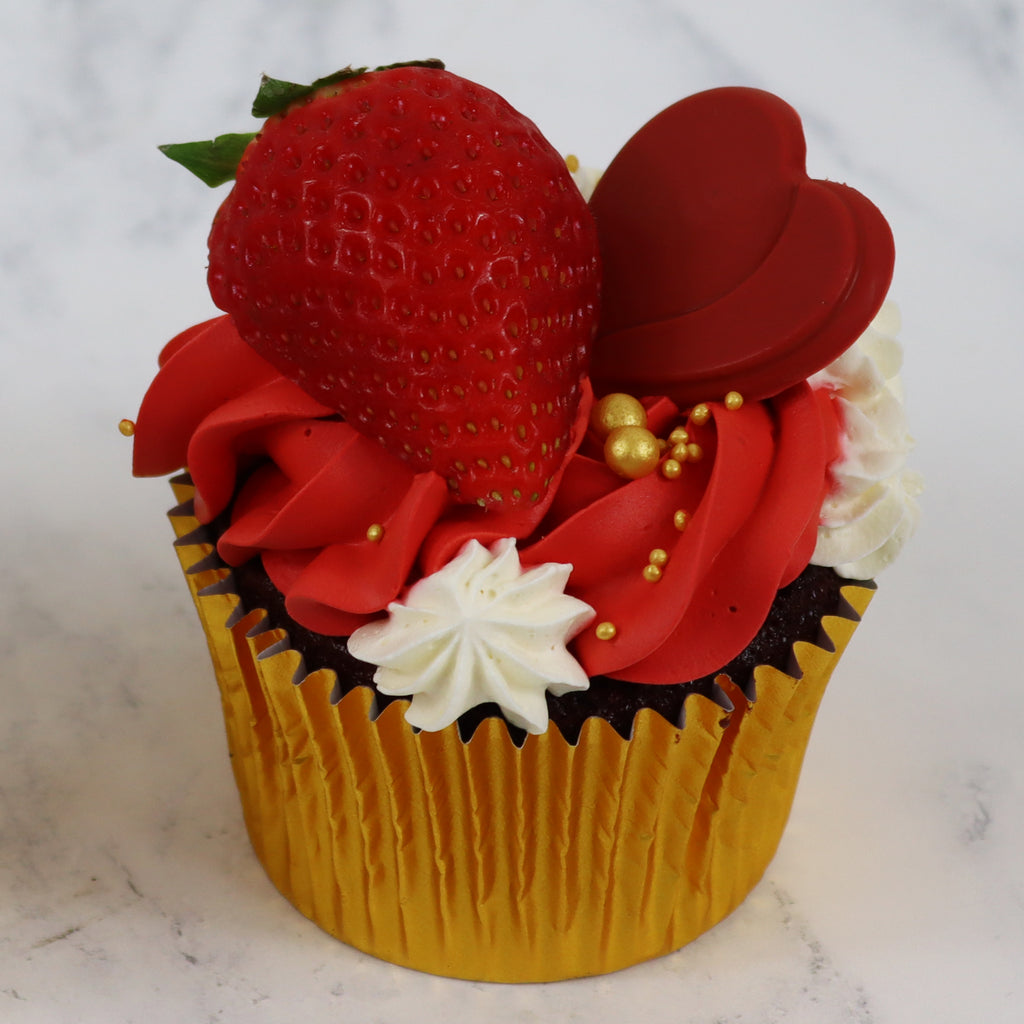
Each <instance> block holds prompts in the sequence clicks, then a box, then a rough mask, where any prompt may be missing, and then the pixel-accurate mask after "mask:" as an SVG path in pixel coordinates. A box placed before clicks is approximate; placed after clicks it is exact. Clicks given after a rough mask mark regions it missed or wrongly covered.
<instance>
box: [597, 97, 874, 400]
mask: <svg viewBox="0 0 1024 1024" xmlns="http://www.w3.org/2000/svg"><path fill="white" fill-rule="evenodd" d="M805 152H806V146H805V142H804V135H803V129H802V127H801V124H800V119H799V117H798V116H797V114H796V111H794V110H793V109H792V107H790V106H789V105H788V104H786V103H784V102H783V101H782V100H780V99H779V98H778V97H777V96H773V95H772V94H771V93H767V92H763V91H761V90H758V89H747V88H724V89H712V90H710V91H708V92H702V93H698V94H697V95H695V96H691V97H689V98H688V99H685V100H681V101H680V102H679V103H676V104H674V105H673V106H671V107H669V108H668V109H667V110H664V111H662V113H660V114H658V115H657V116H656V117H655V118H654V119H653V120H651V121H649V122H648V123H647V124H646V125H645V126H644V127H643V128H641V129H640V131H639V132H637V134H636V135H634V136H633V138H632V139H630V140H629V142H627V143H626V145H625V146H624V147H623V149H622V151H621V152H620V153H619V154H618V156H616V157H615V159H614V160H613V161H612V163H611V165H610V166H609V167H608V170H607V171H606V172H605V174H604V175H603V177H602V178H601V180H600V182H599V183H598V186H597V188H596V190H595V192H594V196H593V198H592V199H591V209H592V210H593V212H594V217H595V219H596V221H597V227H598V237H599V240H600V247H601V259H602V264H603V279H602V300H601V301H602V313H601V325H600V328H599V332H598V338H597V341H596V343H595V345H594V349H593V354H592V361H591V377H592V379H593V381H594V386H595V390H596V391H597V393H598V394H604V393H607V392H609V391H625V392H628V393H630V394H634V395H638V396H639V395H653V394H660V395H668V396H669V397H670V398H672V399H673V400H675V401H676V402H678V403H679V404H680V405H683V406H687V405H693V404H695V403H697V402H703V401H712V400H717V399H721V398H722V397H723V396H724V395H725V393H726V392H728V391H732V390H735V391H739V392H740V393H741V394H742V395H743V396H744V398H749V399H761V398H769V397H771V396H772V395H776V394H779V393H780V392H781V391H783V390H784V389H785V388H787V387H789V386H790V385H792V384H796V383H797V382H799V381H801V380H804V379H806V378H807V377H809V376H810V375H811V374H813V373H815V372H817V371H818V370H820V369H822V367H824V366H826V365H828V363H830V362H831V361H832V360H833V359H835V358H836V357H837V356H839V355H840V354H841V353H842V352H843V351H845V350H846V349H847V348H848V347H849V346H850V345H851V344H852V343H853V342H854V341H855V340H856V339H857V337H858V336H859V335H860V333H861V332H862V331H863V330H864V328H865V327H867V325H868V324H869V323H870V322H871V319H872V318H873V317H874V315H875V313H876V312H877V311H878V309H879V307H880V306H881V304H882V300H883V299H884V298H885V294H886V292H887V290H888V287H889V283H890V281H891V279H892V269H893V260H894V251H893V241H892V233H891V232H890V230H889V225H888V224H887V223H886V221H885V219H884V218H883V217H882V215H881V213H880V212H879V211H878V209H877V208H876V207H875V206H874V205H873V204H872V203H871V202H869V201H868V200H867V199H865V198H864V196H862V195H861V194H860V193H859V192H857V191H855V190H854V189H852V188H848V187H847V186H845V185H840V184H837V183H836V182H831V181H822V180H817V179H814V178H810V177H808V175H807V171H806V168H805V164H804V158H805Z"/></svg>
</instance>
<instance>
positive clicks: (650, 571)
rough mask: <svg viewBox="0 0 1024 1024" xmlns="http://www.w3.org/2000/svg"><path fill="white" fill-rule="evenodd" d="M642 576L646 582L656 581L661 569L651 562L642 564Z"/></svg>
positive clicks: (659, 576)
mask: <svg viewBox="0 0 1024 1024" xmlns="http://www.w3.org/2000/svg"><path fill="white" fill-rule="evenodd" d="M643 576H644V579H645V580H647V582H648V583H657V582H658V580H660V579H661V569H659V568H658V566H656V565H655V564H654V563H653V562H652V563H651V564H649V565H645V566H644V572H643Z"/></svg>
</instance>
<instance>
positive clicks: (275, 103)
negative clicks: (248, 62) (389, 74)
mask: <svg viewBox="0 0 1024 1024" xmlns="http://www.w3.org/2000/svg"><path fill="white" fill-rule="evenodd" d="M413 67H415V68H444V62H443V61H439V60H437V59H434V58H432V59H430V60H408V61H404V62H402V63H400V64H384V65H382V66H381V67H377V68H374V69H373V70H374V71H389V70H390V69H391V68H413ZM369 70H370V69H369V68H353V67H351V66H350V67H347V68H342V69H341V70H340V71H335V72H334V73H333V74H331V75H326V76H325V77H323V78H318V79H317V80H316V81H315V82H313V84H312V85H297V84H296V83H295V82H286V81H283V80H282V79H280V78H271V77H270V76H269V75H264V76H263V78H262V79H261V81H260V89H259V92H258V93H256V99H254V100H253V103H252V116H253V117H270V116H271V115H272V114H280V113H281V112H282V111H284V110H286V109H287V108H288V107H289V106H291V105H292V104H293V103H294V102H295V101H296V100H301V99H304V98H305V97H306V96H310V95H312V94H313V93H314V92H316V91H317V89H322V88H323V87H324V86H326V85H336V84H337V83H338V82H344V81H345V80H346V79H348V78H358V77H359V75H363V74H366V72H367V71H369Z"/></svg>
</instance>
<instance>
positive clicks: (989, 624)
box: [0, 0, 1024, 1024]
mask: <svg viewBox="0 0 1024 1024" xmlns="http://www.w3.org/2000/svg"><path fill="white" fill-rule="evenodd" d="M435 55H436V56H441V57H443V58H444V59H445V60H446V61H447V62H448V64H449V66H450V67H451V68H452V69H453V70H455V71H457V72H458V73H461V74H463V75H465V76H466V77H469V78H475V79H477V80H480V81H483V82H485V83H486V84H487V85H489V86H491V87H492V88H495V89H496V90H497V91H499V92H501V93H503V94H504V95H506V96H507V97H508V98H509V99H510V100H511V101H512V102H513V103H514V104H515V105H516V106H518V107H519V108H520V109H522V110H524V111H525V112H527V113H528V114H529V115H530V116H531V117H533V118H534V120H536V121H537V122H538V123H539V124H540V125H541V127H542V129H543V130H544V131H545V133H546V134H547V135H548V136H549V137H550V138H551V139H552V140H553V141H554V142H555V144H556V145H557V146H558V147H559V148H560V149H562V150H564V151H566V152H575V153H578V154H579V155H580V157H581V159H583V161H584V162H585V163H590V164H595V165H600V164H602V163H604V162H606V161H607V160H608V159H610V157H611V156H612V155H613V154H614V152H615V151H616V149H617V148H618V147H619V146H620V145H621V144H622V142H624V141H625V139H626V138H627V137H628V136H629V135H630V134H631V133H632V132H633V131H634V130H635V129H636V128H638V127H639V126H640V124H641V123H642V122H643V121H644V120H646V119H647V118H648V117H650V116H652V115H653V114H654V113H656V112H657V111H658V110H659V109H661V108H662V107H663V106H665V105H666V104H668V103H670V102H672V101H674V100H675V99H678V98H679V97H681V96H683V95H686V94H687V93H690V92H694V91H697V90H699V89H702V88H707V87H710V86H714V85H722V84H737V83H739V84H750V85H756V86H760V87H763V88H767V89H771V90H773V91H776V92H778V93H779V94H780V95H782V96H783V97H784V98H786V99H788V100H789V101H790V102H792V103H793V104H794V106H796V107H797V109H798V110H800V111H801V113H802V115H803V117H804V121H805V127H806V130H807V136H808V148H809V167H810V169H811V170H812V172H813V173H814V174H816V175H819V176H827V177H831V178H836V179H840V180H846V181H849V182H850V183H851V184H853V185H855V186H857V187H859V188H861V189H862V190H863V191H865V192H866V193H867V194H868V195H869V196H870V197H871V198H872V199H874V200H875V202H876V203H877V204H878V205H879V206H880V207H881V208H882V209H883V210H884V211H885V213H886V215H887V216H888V217H889V219H890V222H891V223H892V225H893V228H894V231H895V234H896V237H897V245H898V253H899V256H898V266H897V272H896V280H895V282H894V289H893V294H894V297H895V298H896V299H897V301H898V302H899V303H900V306H901V307H902V310H903V316H904V332H903V336H904V340H905V344H906V364H907V366H906V381H907V386H908V389H909V408H910V415H911V421H912V425H913V427H914V429H915V433H916V435H917V437H918V440H919V448H918V452H917V454H916V456H915V465H916V466H917V467H918V468H920V469H921V470H922V471H923V472H924V473H925V475H926V477H927V480H928V490H927V493H926V495H925V498H924V509H925V519H924V522H923V524H922V527H921V530H920V532H919V534H918V536H917V537H916V538H915V540H914V542H913V543H912V544H911V545H910V546H909V547H908V549H907V550H906V552H905V554H904V556H903V557H902V558H901V560H900V561H899V563H898V564H897V565H896V567H894V568H893V569H892V570H890V572H889V573H888V574H887V575H886V576H884V577H883V578H882V581H881V589H880V591H879V595H878V597H877V598H876V600H875V602H874V604H873V606H872V608H871V611H870V613H869V615H868V617H867V619H866V621H865V623H864V624H863V626H862V627H861V629H860V630H859V632H858V634H857V636H856V638H855V641H854V644H853V646H852V648H851V650H850V651H849V652H848V655H847V657H846V659H845V660H844V662H843V664H842V666H841V668H840V671H839V672H838V673H837V675H836V677H835V679H834V681H833V684H832V686H831V688H830V691H829V693H828V694H827V696H826V700H825V702H824V705H823V708H822V711H821V714H820V716H819V720H818V724H817V726H816V731H815V735H814V738H813V740H812V744H811V749H810V751H809V754H808V758H807V762H806V765H805V771H804V777H803V781H802V783H801V787H800V791H799V793H798V796H797V801H796V805H795V807H794V810H793V815H792V818H791V822H790V828H789V830H788V832H787V835H786V838H785V839H784V841H783V844H782V847H781V849H780V851H779V853H778V855H777V857H776V859H775V860H774V862H773V863H772V865H771V867H770V869H769V871H768V874H767V876H766V878H765V879H764V881H763V882H762V883H761V885H760V886H758V888H757V889H756V890H755V891H754V893H753V894H752V895H751V897H750V898H749V899H748V900H747V901H746V903H744V905H743V906H742V907H741V908H740V909H739V910H738V911H737V912H736V913H735V914H734V915H733V916H732V917H731V918H729V919H728V920H727V921H725V922H723V924H722V925H720V926H719V927H718V928H716V929H714V930H713V931H712V932H710V933H709V934H708V935H706V936H704V937H702V938H701V939H700V940H698V941H697V942H695V943H693V944H692V945H691V946H689V947H687V948H686V949H684V950H682V951H680V952H679V953H676V954H674V955H672V956H669V957H666V958H663V959H661V960H658V961H655V962H652V963H650V964H646V965H642V966H639V967H636V968H633V969H631V970H628V971H625V972H621V973H620V974H617V975H614V976H610V977H606V978H598V979H591V980H585V981H574V982H566V983H561V984H556V985H549V986H530V985H527V986H515V987H501V986H493V985H473V984H467V983H461V982H453V981H447V980H444V979H437V978H431V977H427V976H422V975H419V974H415V973H413V972H408V971H404V970H401V969H399V968H395V967H392V966H389V965H387V964H383V963H379V962H377V961H375V960H373V959H371V958H369V957H366V956H364V955H362V954H360V953H357V952H355V951H353V950H351V949H348V948H347V947H345V946H342V945H340V944H339V943H337V942H335V941H334V940H333V939H330V938H329V937H327V936H326V935H324V934H322V933H321V932H320V931H319V930H318V929H316V927H315V926H313V925H311V924H309V923H308V922H306V921H305V920H304V919H303V918H301V917H300V916H299V915H298V914H297V913H296V912H295V911H294V910H293V909H292V908H291V907H290V906H289V905H288V904H286V903H285V902H284V901H283V900H282V899H281V898H280V897H279V896H278V895H277V894H276V892H275V891H274V890H273V888H272V887H271V886H270V884H269V883H268V882H267V880H266V878H265V876H264V875H263V873H262V871H261V869H260V868H259V866H258V864H257V863H256V861H255V858H254V857H253V855H252V853H251V850H250V848H249V845H248V842H247V839H246V836H245V831H244V827H243V824H242V821H241V815H240V812H239V808H238V802H237V797H236V795H235V792H234V788H233V783H232V779H231V775H230V769H229V767H228V764H227V759H226V756H225V752H224V740H223V729H222V725H221V722H220V719H219V714H220V711H219V703H218V699H217V695H216V692H215V688H214V686H213V682H212V678H211V673H210V669H209V666H208V664H207V660H206V654H205V650H204V645H203V640H202V636H201V633H200V631H199V629H198V626H197V624H196V623H195V621H194V614H193V612H192V609H191V606H190V602H189V600H188V597H187V594H186V593H185V591H184V587H183V586H182V585H181V581H180V579H179V576H178V572H177V569H176V565H175V560H174V557H173V555H172V553H171V551H170V530H169V528H168V526H167V524H166V522H165V521H164V519H163V511H164V509H165V508H166V507H167V506H168V505H169V504H170V495H169V492H168V490H167V488H166V486H165V485H163V484H162V483H160V482H156V481H133V480H132V479H131V478H130V476H129V458H130V445H129V443H128V442H126V441H125V440H124V439H123V438H121V437H120V436H119V435H118V433H117V430H116V424H117V421H118V420H119V419H120V418H121V417H122V416H132V415H134V413H135V410H136V409H137V405H138V401H139V398H140V396H141V394H142V392H143V390H144V389H145V386H146V384H147V383H148V381H149V379H150V377H151V376H152V372H153V369H154V365H155V357H156V352H157V350H158V348H159V347H160V345H161V344H162V343H163V342H164V341H165V340H167V339H168V338H169V337H171V336H172V335H173V334H175V333H176V332H177V331H179V330H181V329H182V328H184V327H186V326H188V325H189V324H191V323H194V322H196V321H197V320H199V319H201V318H203V317H205V316H208V315H210V314H211V312H212V306H211V304H210V300H209V298H208V296H207V294H206V291H205V285H204V273H205V247H204V241H205V235H206V232H207V230H208V226H209V222H210V218H211V216H212V214H213V211H214V209H215V208H216V204H217V202H218V201H219V195H220V193H216V192H210V191H207V190H205V189H203V188H202V186H199V185H198V184H197V183H196V182H194V181H193V180H191V179H190V178H189V176H188V175H186V174H184V173H183V172H181V171H180V170H179V169H177V168H175V167H173V166H172V165H170V164H169V163H168V162H167V161H166V160H165V159H164V158H163V157H162V156H161V155H160V154H159V153H158V152H157V151H156V148H155V147H156V146H157V144H159V143H162V142H169V141H183V140H186V139H189V138H204V137H210V136H211V135H213V134H217V133H219V132H224V131H238V130H245V129H246V128H247V127H248V126H249V125H250V123H251V122H250V120H249V119H248V114H247V110H248V105H249V103H250V101H251V98H252V95H253V93H254V91H255V87H256V85H257V82H258V78H259V75H260V73H261V72H264V71H266V72H269V73H272V74H275V75H278V76H279V77H285V78H292V79H294V80H300V81H301V80H311V79H312V78H314V77H317V76H319V75H322V74H324V73H326V72H328V71H330V70H332V69H334V68H335V67H338V66H341V65H343V64H346V63H349V62H354V63H369V64H373V63H385V62H388V61H391V60H395V59H409V58H412V57H421V56H435ZM0 88H2V90H3V95H4V97H5V99H6V100H7V103H6V105H5V106H6V116H5V125H4V149H5V154H6V159H5V163H4V169H3V183H4V189H3V199H4V201H3V202H2V203H0V289H2V290H0V297H2V301H3V311H4V315H3V317H2V319H0V399H2V400H0V417H2V425H3V437H4V438H5V442H6V443H5V445H4V455H3V459H4V464H5V467H6V469H7V472H6V474H5V489H4V497H3V499H2V500H0V530H2V534H0V538H2V544H0V579H2V580H3V585H2V586H0V698H2V704H0V1020H4V1021H11V1022H14V1024H50V1022H61V1024H63V1022H86V1024H92V1022H97V1024H98V1022H103V1024H128V1022H145V1024H164V1022H167V1024H171V1022H173V1024H180V1022H182V1021H203V1022H206V1021H210V1022H212V1021H218V1022H235V1021H238V1022H243V1021H244V1022H246V1024H250V1022H251V1024H262V1022H267V1024H271V1022H273V1024H279V1022H281V1021H292V1020H304V1021H308V1022H309V1024H317V1022H320V1021H325V1022H326V1021H329V1020H330V1021H334V1020H338V1019H345V1020H367V1021H371V1020H379V1021H414V1020H415V1021H419V1022H429V1021H442V1020H447V1019H449V1018H450V1017H451V1016H452V1014H453V1013H455V1012H459V1013H461V1014H462V1015H463V1017H464V1018H465V1019H468V1020H488V1021H498V1022H503V1021H508V1022H513V1021H515V1022H525V1021H535V1020H572V1019H583V1018H587V1019H595V1020H633V1019H643V1020H645V1021H649V1022H651V1024H661V1022H666V1024H667V1022H669V1021H672V1022H692V1024H698V1022H699V1024H708V1022H715V1024H751V1022H756V1024H768V1022H782V1021H785V1022H787V1024H792V1022H800V1024H804V1022H806V1024H848V1022H851V1024H852V1022H855V1024H917V1022H920V1021H928V1022H929V1024H945V1022H948V1024H960V1022H964V1021H973V1020H984V1021H986V1022H989V1024H1001V1022H1013V1021H1018V1020H1020V1019H1021V1018H1022V1015H1024V982H1022V980H1021V971H1020V967H1019V965H1020V963H1021V961H1022V960H1024V871H1022V869H1021V866H1020V865H1021V861H1022V860H1024V815H1022V810H1024V754H1022V746H1024V745H1022V743H1021V741H1020V734H1021V726H1022V723H1024V687H1021V686H1020V685H1019V677H1020V658H1019V653H1018V652H1019V636H1020V633H1021V627H1022V626H1024V619H1022V616H1021V613H1020V607H1019V603H1018V602H1017V600H1016V597H1015V595H1014V594H1013V593H1012V592H1011V587H1012V586H1013V583H1014V582H1015V580H1016V576H1017V572H1016V571H1015V570H1018V569H1019V566H1020V565H1021V564H1022V555H1024V550H1022V548H1024V545H1022V541H1021V530H1020V527H1019V522H1018V521H1019V518H1020V513H1019V510H1020V508H1021V507H1022V499H1024V484H1022V483H1021V476H1022V473H1021V470H1022V468H1024V458H1022V455H1024V443H1022V441H1021V430H1020V412H1019V402H1018V400H1017V390H1018V388H1019V382H1020V381H1021V380H1022V373H1021V371H1022V369H1024V365H1022V364H1024V360H1022V345H1021V343H1020V335H1021V314H1020V307H1021V304H1020V301H1019V298H1018V296H1019V294H1020V290H1021V281H1022V280H1024V204H1022V202H1021V199H1020V187H1021V185H1020V183H1021V182H1022V181H1024V4H1022V3H1021V2H1020V0H1015V2H994V0H897V2H884V0H868V2H865V3H862V4H852V3H849V4H822V3H820V2H818V0H814V2H812V0H794V2H792V3H787V4H783V5H752V4H749V3H741V2H738V0H722V2H719V3H716V4H715V5H705V4H697V3H695V2H684V0H638V2H636V3H632V4H629V5H625V4H618V3H613V2H611V0H592V2H591V3H588V4H585V3H583V2H582V0H547V2H540V0H523V2H520V3H518V4H516V5H498V4H489V3H481V4H475V5H465V4H462V3H457V2H455V0H436V2H434V3H432V4H429V5H427V4H419V3H413V2H412V0H383V2H382V0H351V2H346V3H341V2H330V0H295V2H293V3H289V4H281V3H277V2H272V0H222V2H219V3H216V4H211V3H209V2H199V0H175V2H171V0H156V2H153V3H147V4H137V3H132V2H129V0H46V2H40V3H23V4H18V5H14V4H8V5H6V7H5V8H4V10H3V13H2V14H0Z"/></svg>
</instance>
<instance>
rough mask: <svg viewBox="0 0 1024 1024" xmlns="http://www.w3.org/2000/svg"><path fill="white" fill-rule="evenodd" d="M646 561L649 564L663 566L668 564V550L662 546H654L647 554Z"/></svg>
mask: <svg viewBox="0 0 1024 1024" xmlns="http://www.w3.org/2000/svg"><path fill="white" fill-rule="evenodd" d="M647 561H648V562H650V563H651V565H657V566H659V567H663V566H665V565H667V564H668V552H667V551H666V550H665V549H664V548H655V549H654V550H653V551H652V552H651V553H650V554H649V555H648V556H647Z"/></svg>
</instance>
